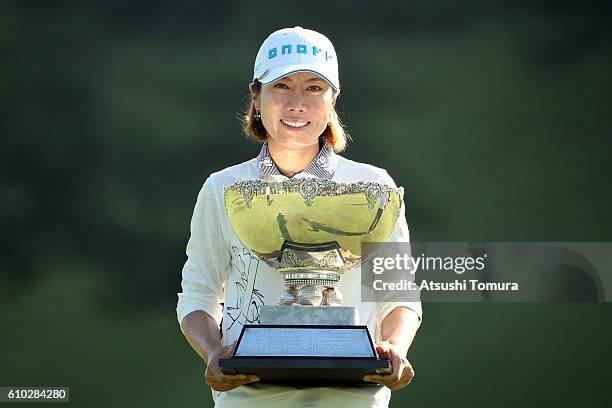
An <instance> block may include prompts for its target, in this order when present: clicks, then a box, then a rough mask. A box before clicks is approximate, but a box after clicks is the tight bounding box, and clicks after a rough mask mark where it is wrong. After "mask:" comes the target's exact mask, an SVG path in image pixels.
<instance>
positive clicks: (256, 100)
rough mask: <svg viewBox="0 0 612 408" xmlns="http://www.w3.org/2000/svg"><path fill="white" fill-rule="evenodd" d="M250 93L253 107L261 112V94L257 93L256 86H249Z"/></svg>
mask: <svg viewBox="0 0 612 408" xmlns="http://www.w3.org/2000/svg"><path fill="white" fill-rule="evenodd" d="M249 91H250V92H251V99H252V100H253V105H255V109H257V110H260V109H259V106H260V102H259V94H258V93H257V92H255V89H254V84H253V83H252V82H251V83H250V84H249Z"/></svg>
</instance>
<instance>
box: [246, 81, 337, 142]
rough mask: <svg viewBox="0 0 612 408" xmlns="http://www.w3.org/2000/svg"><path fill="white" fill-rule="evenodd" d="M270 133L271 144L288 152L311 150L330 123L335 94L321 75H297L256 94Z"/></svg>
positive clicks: (268, 85)
mask: <svg viewBox="0 0 612 408" xmlns="http://www.w3.org/2000/svg"><path fill="white" fill-rule="evenodd" d="M252 96H253V102H254V104H255V108H256V109H257V110H259V111H260V113H261V121H262V123H263V125H264V127H265V128H266V130H267V132H268V144H269V145H270V146H273V145H274V147H281V148H285V149H304V148H308V147H310V148H312V147H313V145H315V144H318V139H319V136H321V134H322V133H323V131H324V130H325V128H326V127H327V125H328V124H329V121H330V115H331V110H332V107H333V105H334V103H335V101H336V94H335V93H334V92H333V89H332V87H331V86H330V85H329V84H328V83H327V81H325V80H324V79H323V78H321V77H320V76H318V75H316V74H313V73H309V72H298V73H295V74H291V75H288V76H286V77H284V78H281V79H279V80H277V81H275V82H271V83H269V84H264V85H262V87H261V92H260V93H259V94H258V95H257V94H253V95H252Z"/></svg>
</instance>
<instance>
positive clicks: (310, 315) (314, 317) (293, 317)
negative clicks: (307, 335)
mask: <svg viewBox="0 0 612 408" xmlns="http://www.w3.org/2000/svg"><path fill="white" fill-rule="evenodd" d="M260 313H261V314H260V316H259V321H260V323H261V324H319V325H321V324H323V325H357V324H358V323H359V314H358V312H357V308H356V307H355V306H302V305H263V306H261V309H260Z"/></svg>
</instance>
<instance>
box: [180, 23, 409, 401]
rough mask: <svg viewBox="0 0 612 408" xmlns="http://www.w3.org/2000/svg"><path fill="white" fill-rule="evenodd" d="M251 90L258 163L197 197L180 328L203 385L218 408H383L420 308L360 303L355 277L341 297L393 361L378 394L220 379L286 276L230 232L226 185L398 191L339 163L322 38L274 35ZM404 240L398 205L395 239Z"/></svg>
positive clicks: (248, 124) (250, 122) (356, 166)
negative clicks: (326, 183) (223, 361)
mask: <svg viewBox="0 0 612 408" xmlns="http://www.w3.org/2000/svg"><path fill="white" fill-rule="evenodd" d="M250 91H251V102H250V104H249V108H248V110H247V114H246V119H245V124H244V130H245V132H246V133H247V135H249V136H250V137H252V138H254V139H256V140H258V141H260V142H263V146H262V149H261V152H260V154H259V156H258V157H257V158H254V159H252V160H249V161H247V162H245V163H241V164H238V165H236V166H232V167H229V168H227V169H224V170H222V171H220V172H218V173H214V174H212V175H211V176H210V177H209V178H208V179H207V180H206V182H205V183H204V185H203V187H202V190H201V191H200V193H199V195H198V200H197V202H196V206H195V210H194V214H193V218H192V223H191V238H190V239H189V243H188V244H187V256H188V260H187V262H186V264H185V266H184V268H183V272H182V275H183V280H182V292H181V293H179V301H178V305H177V315H178V319H179V323H180V324H181V329H182V331H183V333H184V335H185V337H186V338H187V340H188V341H189V343H190V344H191V346H192V347H193V349H194V350H195V351H196V352H197V353H198V355H199V356H200V357H201V358H202V359H203V360H204V361H205V362H206V365H207V367H206V373H205V381H206V384H208V385H209V386H210V387H211V388H212V389H213V390H214V391H213V398H214V399H215V403H216V406H220V407H223V406H237V405H238V404H245V403H247V404H249V406H250V407H254V406H255V407H260V406H261V407H266V408H270V407H273V406H282V407H287V406H289V407H293V408H295V407H302V406H335V407H342V406H350V407H353V408H354V407H360V406H363V407H386V406H387V405H388V402H389V398H390V391H389V390H399V389H401V388H403V387H405V386H406V385H407V384H408V383H409V382H410V381H411V380H412V377H413V376H414V371H413V370H412V367H411V366H410V363H409V362H408V361H407V360H406V353H407V351H408V347H409V346H410V343H411V342H412V339H413V337H414V335H415V333H416V330H417V328H418V327H419V325H420V320H421V306H420V303H419V302H405V303H396V302H394V303H362V302H361V301H360V284H359V282H360V278H359V270H358V269H359V268H355V269H353V270H351V271H349V272H347V273H346V274H344V276H343V278H342V280H341V283H340V290H341V292H342V293H343V294H344V304H347V305H355V306H357V307H358V311H359V316H361V319H362V321H363V323H365V324H367V325H368V327H369V329H370V332H371V333H373V334H374V337H375V339H376V349H377V351H378V353H379V354H381V355H382V356H383V357H386V358H388V359H389V360H390V361H391V364H392V367H393V372H392V373H391V374H390V375H385V376H377V375H371V376H366V377H364V379H365V380H366V381H371V382H374V383H377V384H380V386H378V387H336V388H333V387H316V388H296V387H289V386H280V385H270V384H259V383H257V381H258V380H259V379H258V378H257V377H255V376H251V375H223V374H222V373H221V371H220V369H219V366H218V361H219V359H220V358H227V357H229V356H230V355H231V353H232V350H233V347H234V346H235V340H236V339H237V338H238V335H239V334H240V329H241V328H242V326H243V325H244V324H248V323H257V322H258V319H259V314H258V310H259V307H260V306H261V305H262V304H266V303H269V304H274V303H276V302H277V299H278V294H279V293H280V289H281V288H282V287H283V282H282V276H281V274H279V273H278V272H276V271H274V270H272V269H271V268H269V267H268V266H267V265H265V264H264V263H260V262H259V261H258V259H257V258H256V257H255V256H254V255H253V254H251V253H250V252H249V250H248V249H246V248H244V247H243V246H242V245H241V244H240V242H239V241H238V239H237V237H236V236H235V234H234V233H233V231H232V228H231V226H230V225H229V221H228V219H227V216H226V214H225V211H224V203H223V188H224V186H229V185H231V184H233V183H235V182H236V181H239V180H248V179H258V178H259V179H265V180H287V179H288V178H294V177H295V178H300V177H318V178H323V179H330V180H334V181H337V182H346V183H348V182H356V181H372V182H378V183H384V184H387V185H391V186H393V187H395V184H394V182H393V180H392V179H391V178H390V177H389V175H388V174H387V173H386V171H384V170H382V169H379V168H376V167H373V166H370V165H366V164H361V163H356V162H353V161H350V160H347V159H345V158H343V157H341V156H339V155H337V153H339V152H341V151H342V150H343V149H344V148H345V145H346V137H347V136H346V134H345V133H344V131H343V129H342V126H341V124H340V121H339V119H338V116H337V114H336V111H335V108H334V107H335V103H336V99H337V97H338V95H339V92H340V83H339V79H338V63H337V59H336V54H335V51H334V47H333V45H332V44H331V42H330V41H329V40H328V39H327V38H326V37H325V36H323V35H322V34H319V33H317V32H315V31H311V30H306V29H303V28H301V27H294V28H288V29H283V30H278V31H276V32H274V33H272V34H271V35H270V36H269V37H268V38H267V39H266V40H265V41H264V43H263V44H262V46H261V48H260V49H259V52H258V54H257V58H256V61H255V69H254V75H253V82H252V83H251V84H250ZM408 239H409V237H408V228H407V225H406V220H405V217H404V213H403V206H402V213H401V214H400V219H399V221H398V223H397V226H396V228H395V231H394V232H393V234H392V236H391V239H390V240H391V241H397V242H402V241H403V242H407V241H408ZM355 282H357V284H355ZM220 303H223V305H224V306H223V308H222V307H221V305H220ZM221 322H222V323H221ZM220 325H221V331H220V330H219V328H220ZM246 384H248V386H247V385H246Z"/></svg>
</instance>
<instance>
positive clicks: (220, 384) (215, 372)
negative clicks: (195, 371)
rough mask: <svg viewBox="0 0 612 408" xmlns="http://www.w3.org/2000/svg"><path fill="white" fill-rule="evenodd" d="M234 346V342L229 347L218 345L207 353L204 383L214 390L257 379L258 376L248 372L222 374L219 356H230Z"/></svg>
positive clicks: (229, 388) (221, 389)
mask: <svg viewBox="0 0 612 408" xmlns="http://www.w3.org/2000/svg"><path fill="white" fill-rule="evenodd" d="M235 347H236V342H234V343H233V344H232V345H231V346H229V347H223V346H220V347H219V348H217V349H215V350H213V351H212V352H211V353H210V354H209V355H208V365H207V366H206V373H205V374H204V381H205V382H206V384H207V385H208V386H209V387H210V388H212V389H213V390H215V391H229V390H233V389H234V388H236V387H240V386H241V385H244V384H248V383H252V382H256V381H259V377H257V376H256V375H248V374H235V375H230V374H223V373H222V372H221V368H219V359H220V358H230V357H231V356H232V354H233V352H234V348H235Z"/></svg>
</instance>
